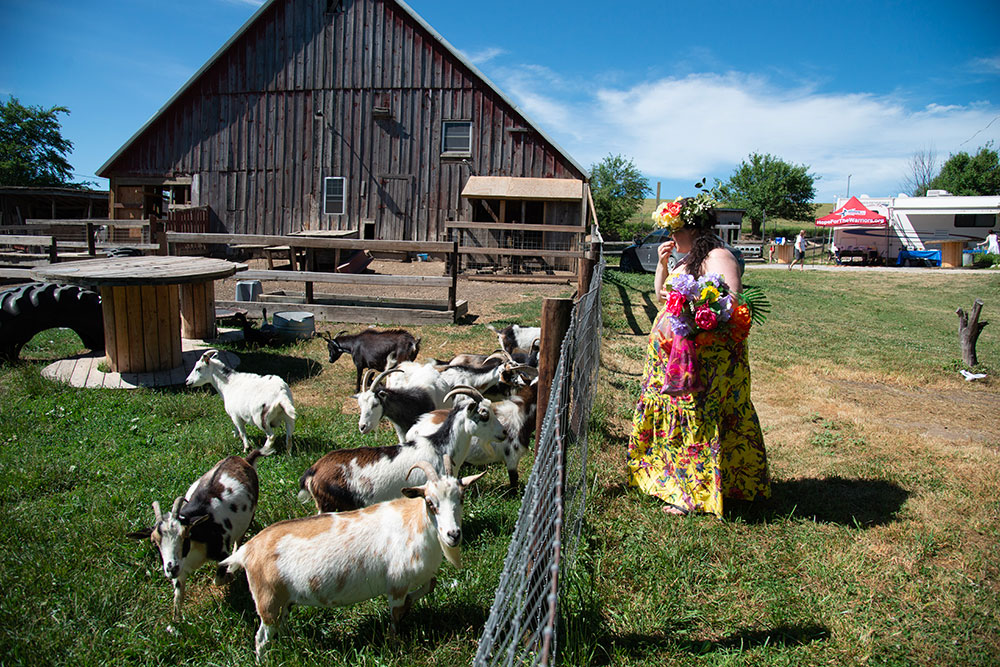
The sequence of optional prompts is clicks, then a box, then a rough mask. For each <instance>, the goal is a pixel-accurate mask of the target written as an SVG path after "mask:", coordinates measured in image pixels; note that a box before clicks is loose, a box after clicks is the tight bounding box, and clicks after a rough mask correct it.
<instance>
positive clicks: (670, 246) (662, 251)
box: [656, 241, 677, 268]
mask: <svg viewBox="0 0 1000 667" xmlns="http://www.w3.org/2000/svg"><path fill="white" fill-rule="evenodd" d="M675 247H677V244H676V243H674V242H673V241H664V242H663V243H661V244H660V247H659V248H657V249H656V252H657V254H658V255H659V260H660V264H662V265H663V268H667V260H668V259H670V254H671V253H672V252H673V251H674V248H675Z"/></svg>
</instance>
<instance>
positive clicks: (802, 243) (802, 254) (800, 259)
mask: <svg viewBox="0 0 1000 667" xmlns="http://www.w3.org/2000/svg"><path fill="white" fill-rule="evenodd" d="M796 263H798V264H800V265H801V266H802V270H803V271H804V270H805V268H806V230H804V229H800V230H799V235H798V236H796V237H795V259H793V260H792V263H791V264H789V265H788V270H789V271H791V270H792V267H793V266H795V264H796Z"/></svg>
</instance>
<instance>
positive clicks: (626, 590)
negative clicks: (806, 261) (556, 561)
mask: <svg viewBox="0 0 1000 667" xmlns="http://www.w3.org/2000/svg"><path fill="white" fill-rule="evenodd" d="M745 280H746V282H747V283H749V284H753V285H758V286H760V287H762V288H764V289H765V290H766V292H767V294H768V296H769V298H770V300H771V303H772V306H773V310H772V313H771V315H770V317H769V319H768V321H767V323H765V324H764V325H763V326H761V327H759V328H756V329H755V330H754V332H753V334H752V335H751V337H750V349H751V366H752V372H753V374H754V401H755V403H756V406H757V409H758V412H759V413H760V415H761V420H762V425H763V428H764V433H765V442H766V444H767V448H768V457H769V465H770V468H771V472H772V478H773V483H772V488H773V498H772V499H771V500H770V501H768V502H765V503H759V504H756V505H749V504H735V503H730V505H729V506H728V509H727V511H726V519H725V520H724V521H717V520H715V519H714V518H711V517H685V518H678V517H670V516H666V515H663V514H662V512H660V503H659V502H658V501H656V500H655V499H652V498H649V497H646V496H644V495H642V494H640V493H638V492H636V491H634V490H629V489H628V488H627V487H626V486H625V482H624V470H623V469H624V451H625V440H626V438H627V434H628V432H629V430H630V422H631V413H632V407H633V405H634V401H635V397H636V395H637V393H638V383H639V380H640V376H641V370H642V361H641V359H642V358H644V355H643V354H636V350H637V349H639V350H644V349H645V344H646V343H645V335H646V332H648V330H649V326H650V318H651V317H652V316H653V315H655V312H656V308H655V305H653V300H652V294H651V289H652V277H651V276H648V275H637V274H621V273H618V272H614V271H609V272H608V274H607V276H606V280H605V287H604V291H603V294H602V296H603V306H604V317H605V345H604V349H603V352H602V357H603V366H604V368H603V371H602V376H601V386H600V387H599V388H598V391H597V402H596V404H595V407H594V414H595V418H596V423H595V424H594V427H593V428H592V430H591V452H592V460H591V464H590V467H591V475H592V476H593V479H594V483H593V485H592V487H591V497H590V499H589V505H588V521H587V526H586V534H585V538H584V541H585V549H584V552H583V557H582V568H581V571H580V572H575V573H573V574H571V575H570V576H569V578H568V581H567V582H565V585H566V590H567V598H568V599H567V600H566V601H565V602H564V604H563V609H564V610H566V611H567V613H568V617H567V618H566V619H564V630H565V632H564V635H563V637H561V638H560V642H561V644H560V646H561V650H562V651H563V653H562V658H563V664H567V665H570V664H595V665H636V666H638V665H649V666H653V665H747V664H752V665H820V664H822V665H827V664H836V665H861V664H879V665H922V664H925V665H936V664H949V665H958V664H962V665H990V664H996V662H997V660H998V659H1000V622H998V620H997V615H996V612H997V609H998V607H1000V587H998V586H997V585H996V581H997V580H998V577H997V575H998V574H1000V572H998V567H997V563H998V558H997V557H998V556H1000V547H998V544H1000V521H998V516H1000V502H998V501H997V499H996V496H995V488H996V486H995V485H996V484H997V483H998V482H1000V463H998V461H997V456H996V455H997V452H1000V391H998V386H997V383H996V380H990V381H989V383H988V384H986V385H979V386H970V385H968V384H966V383H964V382H962V381H961V379H960V378H959V376H958V374H957V373H956V372H955V370H956V369H957V368H958V367H960V365H961V364H960V361H959V359H958V355H959V350H958V343H957V336H956V320H957V318H956V317H955V314H954V309H955V307H957V306H958V305H964V306H965V307H966V308H968V307H969V306H970V305H971V303H972V300H973V298H975V297H977V296H979V297H983V298H984V299H986V300H987V301H990V300H991V299H990V297H991V295H996V294H998V293H1000V277H997V276H994V275H989V274H973V275H967V276H950V275H948V276H946V275H938V276H935V275H933V274H918V275H914V274H908V275H905V276H904V275H902V274H901V275H899V276H885V275H884V274H870V273H868V274H863V273H858V274H854V275H849V276H844V275H840V274H833V273H823V274H821V273H819V272H815V273H810V272H805V273H803V274H799V273H795V274H792V275H789V274H788V273H787V272H777V271H753V270H751V271H750V272H748V274H747V276H746V277H745ZM994 301H995V299H994ZM996 305H1000V304H994V306H993V307H994V308H995V307H996ZM988 308H989V306H988ZM988 332H989V333H988ZM978 350H979V356H980V360H981V361H982V362H983V364H982V368H983V369H988V370H989V371H990V372H991V373H992V374H995V373H996V370H997V368H998V366H1000V335H998V334H997V332H990V330H989V328H987V329H986V331H984V333H983V336H982V337H981V338H980V341H979V346H978ZM973 406H975V407H973ZM970 411H971V412H974V414H971V415H970V414H968V412H970ZM894 420H895V421H894ZM924 421H928V422H932V424H931V426H933V427H935V428H937V429H938V430H937V431H931V435H927V434H925V433H923V430H924V429H925V427H927V425H926V424H923V423H922V422H924ZM897 422H898V423H897ZM890 425H892V426H890ZM963 429H965V430H963ZM949 430H950V431H951V433H950V432H949ZM977 430H978V433H976V432H974V431H977ZM966 431H968V434H967V435H968V437H966V436H965V435H963V434H965V433H966ZM939 434H940V435H939Z"/></svg>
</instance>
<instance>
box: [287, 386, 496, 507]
mask: <svg viewBox="0 0 1000 667" xmlns="http://www.w3.org/2000/svg"><path fill="white" fill-rule="evenodd" d="M459 394H464V395H466V396H468V397H470V399H471V400H465V401H462V402H460V403H458V404H457V405H456V406H455V407H453V408H452V409H451V410H435V411H434V412H431V413H430V414H429V415H426V416H425V417H424V418H425V419H427V420H428V421H429V424H430V426H428V427H427V428H425V429H424V430H423V431H421V432H420V433H419V434H418V435H416V436H414V437H413V438H412V439H408V440H407V441H406V443H404V444H402V445H390V446H386V447H356V448H354V449H338V450H335V451H332V452H330V453H328V454H327V455H325V456H324V457H322V458H321V459H320V460H318V461H317V462H316V463H314V464H313V465H312V466H310V467H309V469H308V470H306V471H305V472H304V473H303V474H302V477H301V478H300V479H299V488H300V491H299V496H298V497H299V500H301V501H302V502H303V503H308V502H309V500H310V498H311V499H312V500H313V502H314V503H315V504H316V511H317V512H338V511H339V512H343V511H349V510H354V509H359V508H361V507H366V506H368V505H372V504H374V503H378V502H381V501H384V500H391V499H392V498H398V497H399V494H400V492H401V491H400V490H401V489H402V488H403V487H404V486H406V485H407V478H408V475H409V472H410V469H411V468H412V467H413V466H415V465H417V463H418V462H420V461H427V462H430V464H431V466H432V467H433V468H434V469H435V470H436V471H437V472H438V473H439V474H441V473H443V472H444V471H445V469H446V468H447V467H448V466H449V465H450V463H451V462H454V464H455V469H456V470H457V469H459V468H461V466H462V463H464V462H465V457H466V456H468V454H469V446H470V444H471V440H472V438H473V437H477V438H479V439H480V441H482V442H486V443H490V442H494V441H499V440H501V439H503V438H504V436H505V433H504V430H503V425H502V424H501V423H500V422H499V421H498V420H497V417H496V415H495V414H494V413H493V409H492V405H493V403H492V401H490V400H489V399H488V398H484V397H483V396H482V394H480V393H479V392H477V391H476V390H475V389H472V388H471V387H456V388H455V389H453V390H452V391H451V392H450V393H449V394H448V397H447V398H449V399H450V398H451V397H452V396H455V395H459ZM411 430H412V429H411ZM418 481H419V480H418Z"/></svg>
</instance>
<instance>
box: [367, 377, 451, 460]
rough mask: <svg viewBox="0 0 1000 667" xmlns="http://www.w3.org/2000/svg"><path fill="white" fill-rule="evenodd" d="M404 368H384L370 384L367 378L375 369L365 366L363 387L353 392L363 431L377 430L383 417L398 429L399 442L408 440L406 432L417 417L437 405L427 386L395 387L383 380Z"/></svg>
mask: <svg viewBox="0 0 1000 667" xmlns="http://www.w3.org/2000/svg"><path fill="white" fill-rule="evenodd" d="M402 372H403V371H402V370H400V369H398V368H390V369H387V370H384V371H382V372H381V373H380V374H379V375H378V376H376V377H375V379H374V380H372V381H371V384H370V385H368V380H369V379H370V378H371V376H372V375H373V374H374V373H375V371H373V370H371V369H368V370H365V374H364V377H363V378H362V379H361V391H360V392H358V393H357V394H354V398H355V399H356V400H357V401H358V409H359V410H360V413H361V414H360V415H359V416H358V430H359V431H361V433H369V432H371V431H374V430H375V428H376V427H377V426H378V423H379V422H380V421H382V418H383V417H384V418H385V419H388V420H389V423H390V424H392V427H393V428H394V429H395V430H396V436H397V437H398V438H399V444H403V443H404V442H406V432H407V431H408V430H410V427H411V426H413V425H414V424H415V423H417V419H419V418H420V416H421V415H423V414H425V413H427V412H430V411H432V410H434V409H436V408H437V407H438V406H437V405H435V403H434V395H433V394H432V393H431V392H430V391H428V390H427V389H426V388H423V387H419V386H412V387H399V388H395V389H393V388H390V387H387V386H386V385H385V383H384V382H383V381H384V380H385V378H386V377H387V376H388V375H391V374H393V373H402ZM366 385H367V386H366Z"/></svg>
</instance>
